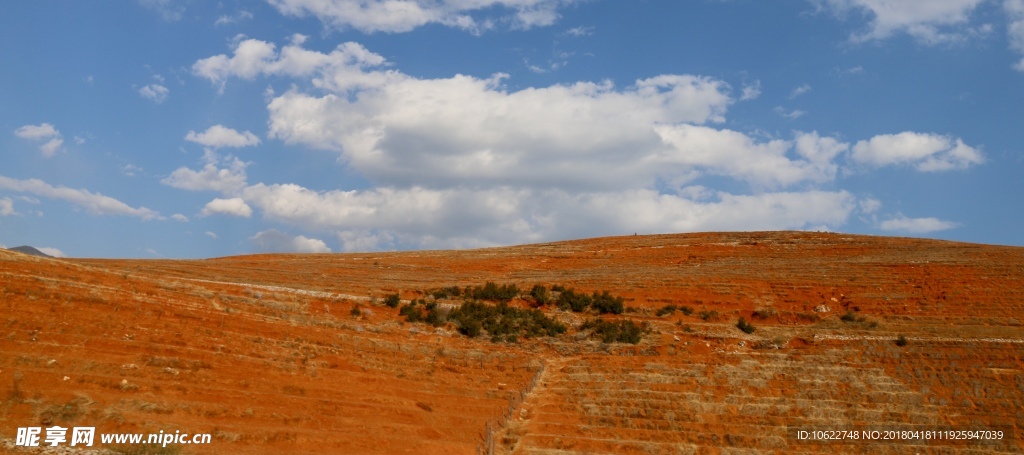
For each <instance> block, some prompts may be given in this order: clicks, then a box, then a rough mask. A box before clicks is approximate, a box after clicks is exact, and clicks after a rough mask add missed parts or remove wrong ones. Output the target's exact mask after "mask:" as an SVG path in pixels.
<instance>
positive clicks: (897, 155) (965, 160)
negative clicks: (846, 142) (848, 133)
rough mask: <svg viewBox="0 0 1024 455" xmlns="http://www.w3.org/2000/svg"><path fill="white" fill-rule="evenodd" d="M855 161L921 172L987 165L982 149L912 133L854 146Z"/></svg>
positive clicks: (959, 141) (944, 138) (885, 135)
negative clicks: (902, 166) (903, 167)
mask: <svg viewBox="0 0 1024 455" xmlns="http://www.w3.org/2000/svg"><path fill="white" fill-rule="evenodd" d="M852 158H853V160H854V161H856V162H859V163H862V164H866V165H870V166H875V167H881V166H889V165H899V164H905V165H911V166H914V168H915V169H917V170H918V171H921V172H938V171H948V170H953V169H966V168H968V167H971V166H973V165H977V164H981V163H983V162H984V161H985V159H984V156H983V155H982V154H981V152H980V151H979V150H978V149H976V148H974V147H971V146H969V145H967V144H964V142H963V141H962V140H960V139H955V140H954V139H953V138H951V137H949V136H940V135H937V134H928V133H915V132H912V131H905V132H902V133H899V134H881V135H878V136H875V137H872V138H871V139H869V140H866V141H859V142H857V144H856V145H854V146H853V156H852Z"/></svg>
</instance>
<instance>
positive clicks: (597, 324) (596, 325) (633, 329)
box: [580, 318, 650, 344]
mask: <svg viewBox="0 0 1024 455" xmlns="http://www.w3.org/2000/svg"><path fill="white" fill-rule="evenodd" d="M580 329H581V330H591V333H590V336H592V337H594V338H599V339H600V340H601V342H603V343H630V344H637V343H639V342H640V339H641V338H643V335H644V333H647V332H649V331H650V327H649V326H648V325H647V323H644V324H642V325H638V324H637V323H635V322H633V321H632V320H630V319H623V320H621V321H619V322H618V323H615V322H608V321H605V320H603V319H600V318H595V319H591V320H589V321H587V322H584V323H583V325H582V326H580Z"/></svg>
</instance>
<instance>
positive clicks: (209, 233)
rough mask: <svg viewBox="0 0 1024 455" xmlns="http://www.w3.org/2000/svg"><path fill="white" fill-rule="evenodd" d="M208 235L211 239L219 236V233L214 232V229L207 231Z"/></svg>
mask: <svg viewBox="0 0 1024 455" xmlns="http://www.w3.org/2000/svg"><path fill="white" fill-rule="evenodd" d="M206 236H207V237H209V238H211V239H215V238H217V234H216V233H215V232H212V231H206Z"/></svg>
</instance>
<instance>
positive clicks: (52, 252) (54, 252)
mask: <svg viewBox="0 0 1024 455" xmlns="http://www.w3.org/2000/svg"><path fill="white" fill-rule="evenodd" d="M36 249H37V250H39V251H41V252H43V253H44V254H48V255H50V256H53V257H55V258H66V257H68V255H66V254H64V252H63V251H61V250H58V249H56V248H51V247H46V246H41V247H39V248H36Z"/></svg>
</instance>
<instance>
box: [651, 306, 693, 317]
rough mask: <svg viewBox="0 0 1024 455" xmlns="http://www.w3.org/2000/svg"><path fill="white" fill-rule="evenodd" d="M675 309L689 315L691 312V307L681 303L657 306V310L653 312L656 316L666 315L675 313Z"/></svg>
mask: <svg viewBox="0 0 1024 455" xmlns="http://www.w3.org/2000/svg"><path fill="white" fill-rule="evenodd" d="M676 311H679V312H680V313H683V314H684V315H686V316H689V315H691V314H693V308H691V307H688V306H686V305H683V306H675V305H665V306H663V307H661V308H658V311H657V312H655V314H657V315H658V316H668V315H671V314H672V313H675V312H676Z"/></svg>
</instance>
